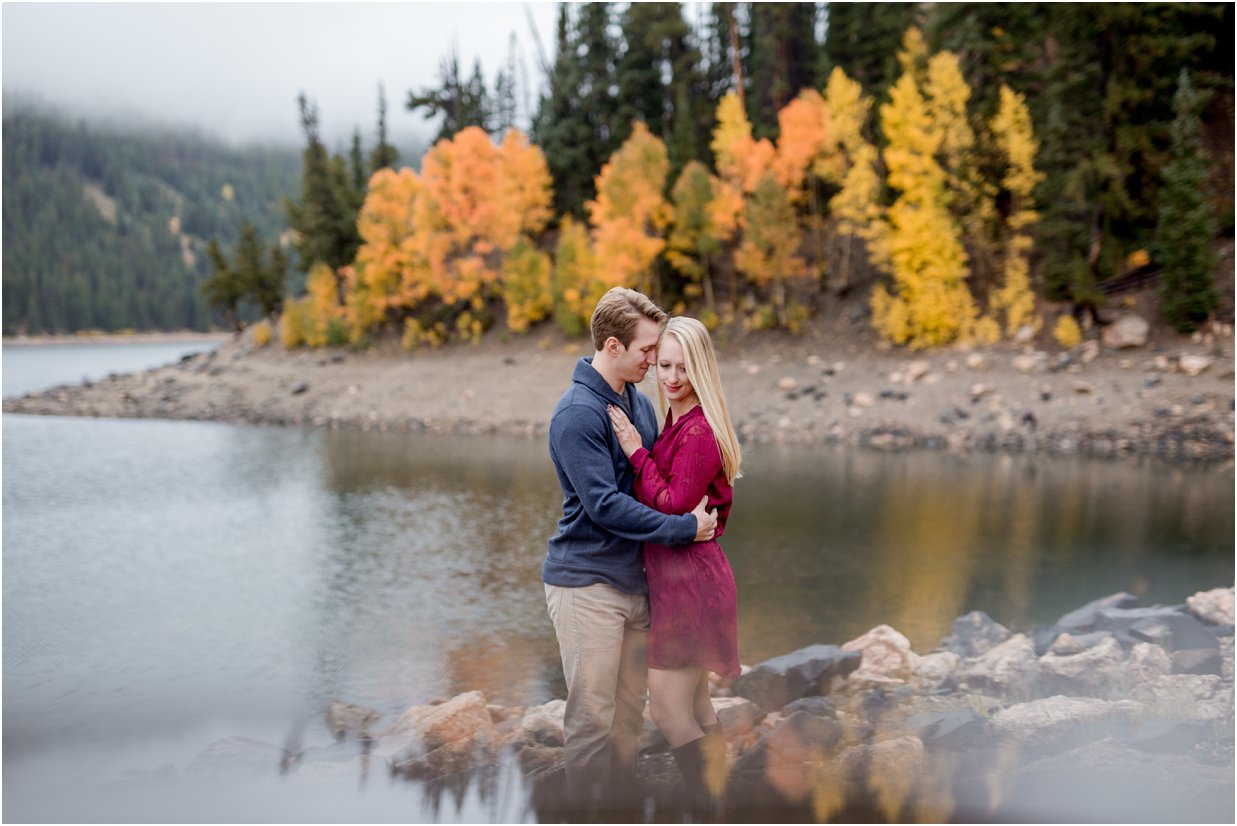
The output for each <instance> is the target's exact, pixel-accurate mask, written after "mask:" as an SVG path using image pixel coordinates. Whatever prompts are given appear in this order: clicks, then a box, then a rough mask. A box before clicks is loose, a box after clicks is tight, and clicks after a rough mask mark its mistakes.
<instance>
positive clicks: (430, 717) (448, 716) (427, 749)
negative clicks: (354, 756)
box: [383, 691, 498, 778]
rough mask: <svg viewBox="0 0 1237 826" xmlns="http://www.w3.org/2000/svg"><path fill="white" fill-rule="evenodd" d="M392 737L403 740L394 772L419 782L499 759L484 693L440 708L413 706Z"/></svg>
mask: <svg viewBox="0 0 1237 826" xmlns="http://www.w3.org/2000/svg"><path fill="white" fill-rule="evenodd" d="M388 738H391V739H396V740H400V739H403V740H404V743H403V748H402V749H401V753H397V754H395V755H393V756H392V768H394V770H395V771H397V772H400V773H403V774H406V775H409V776H410V777H414V778H425V777H433V778H442V777H446V776H448V775H452V774H459V773H461V772H466V771H469V770H471V769H474V768H477V767H478V766H483V765H488V764H490V763H493V762H494V761H495V759H496V758H497V754H496V748H497V745H498V732H497V731H496V730H495V728H494V722H493V720H492V719H491V718H490V711H489V708H488V707H487V706H486V701H485V695H483V694H482V693H481V692H480V691H469V692H467V693H465V694H460V695H459V696H457V697H452V698H451V699H450V700H448V701H447V702H445V703H442V704H441V705H436V706H413V707H412V708H410V709H408V711H406V712H404V714H403V715H401V716H400V718H399V719H398V720H396V721H395V722H394V723H393V724H392V725H391V727H390V728H388V729H387V730H386V731H385V732H383V739H384V740H386V739H388Z"/></svg>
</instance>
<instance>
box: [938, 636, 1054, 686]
mask: <svg viewBox="0 0 1237 826" xmlns="http://www.w3.org/2000/svg"><path fill="white" fill-rule="evenodd" d="M1039 673H1040V668H1039V657H1038V656H1036V654H1035V646H1034V645H1032V643H1031V640H1030V638H1029V637H1027V636H1026V635H1025V634H1016V635H1014V636H1012V637H1010V638H1009V639H1008V640H1006V641H1005V642H1003V643H1001V644H1000V645H997V646H995V647H993V648H991V649H989V650H988V651H986V652H984V653H983V654H981V655H980V656H978V657H972V658H969V659H967V660H964V661H963V662H962V663H961V664H960V665H959V666H958V670H957V671H956V672H955V674H954V678H955V680H956V681H957V682H958V684H959V686H961V687H962V688H966V689H971V690H980V691H995V692H998V693H1000V694H1006V695H1009V696H1012V697H1027V696H1032V695H1034V693H1035V692H1036V690H1037V688H1038V684H1039Z"/></svg>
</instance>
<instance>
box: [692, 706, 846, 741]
mask: <svg viewBox="0 0 1237 826" xmlns="http://www.w3.org/2000/svg"><path fill="white" fill-rule="evenodd" d="M817 699H821V700H824V699H825V698H823V697H820V698H817ZM826 702H827V701H826ZM713 710H714V711H715V712H716V713H717V721H718V722H719V723H721V724H722V731H723V732H725V734H726V736H727V737H742V736H743V735H745V734H747V733H749V732H750V731H752V729H754V728H756V726H758V725H760V721H761V720H763V719H764V718H765V712H764V710H763V709H761V707H760V706H758V705H756V704H755V703H753V702H752V701H751V700H748V699H746V698H744V697H715V698H714V699H713Z"/></svg>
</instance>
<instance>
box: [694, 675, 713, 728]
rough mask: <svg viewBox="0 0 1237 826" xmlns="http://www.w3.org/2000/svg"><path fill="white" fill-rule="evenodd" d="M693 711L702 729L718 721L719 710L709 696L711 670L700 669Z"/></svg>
mask: <svg viewBox="0 0 1237 826" xmlns="http://www.w3.org/2000/svg"><path fill="white" fill-rule="evenodd" d="M692 713H693V714H694V715H695V717H696V723H697V725H699V726H700V728H701V729H703V728H704V727H705V726H711V725H713V724H714V723H716V722H717V712H716V711H714V710H713V700H712V699H711V698H710V697H709V672H707V671H705V670H704V669H703V668H702V669H700V682H699V683H697V684H696V696H695V697H694V698H693V700H692Z"/></svg>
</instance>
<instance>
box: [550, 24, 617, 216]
mask: <svg viewBox="0 0 1237 826" xmlns="http://www.w3.org/2000/svg"><path fill="white" fill-rule="evenodd" d="M572 8H573V7H571V6H569V5H566V4H564V5H562V6H560V7H559V16H558V37H557V53H556V54H555V57H554V66H553V69H552V71H551V74H550V83H549V87H550V88H549V95H548V96H546V97H543V98H542V100H541V106H540V108H539V109H538V111H537V117H536V119H535V122H534V132H533V137H534V140H535V142H536V143H537V144H538V145H539V146H541V147H542V149H543V150H544V151H545V155H546V159H547V161H548V162H549V164H550V173H551V174H552V175H553V177H554V207H555V211H556V212H557V213H559V214H560V215H567V214H570V215H575V216H577V217H581V216H583V214H584V203H585V202H586V201H588V200H589V199H591V198H592V197H593V196H594V194H595V192H596V188H595V187H596V183H595V180H594V179H595V177H596V176H597V174H598V172H599V170H600V169H601V167H602V165H603V164H604V163H605V162H606V160H607V159H608V158H609V157H610V155H611V154H612V153H613V151H614V150H615V149H617V148H618V145H619V141H618V140H617V139H616V138H615V134H616V133H617V132H620V131H626V129H622V128H620V124H619V123H618V118H617V115H616V113H615V110H616V101H615V96H614V91H613V88H612V86H613V77H614V67H613V57H614V46H613V42H612V40H611V37H610V34H609V29H608V27H609V20H610V12H609V4H608V3H587V4H583V5H582V6H579V7H576V14H577V16H576V17H575V18H573V17H572V15H571V9H572ZM626 128H627V129H629V128H630V124H628V125H627V127H626Z"/></svg>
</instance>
